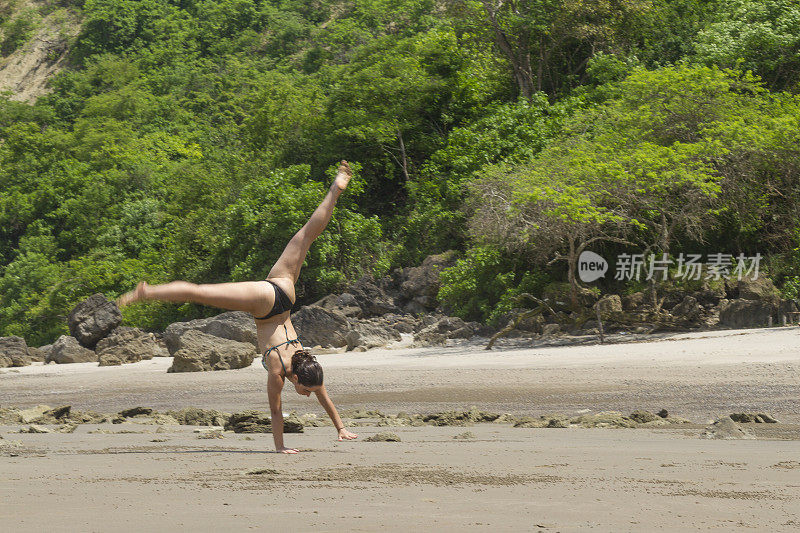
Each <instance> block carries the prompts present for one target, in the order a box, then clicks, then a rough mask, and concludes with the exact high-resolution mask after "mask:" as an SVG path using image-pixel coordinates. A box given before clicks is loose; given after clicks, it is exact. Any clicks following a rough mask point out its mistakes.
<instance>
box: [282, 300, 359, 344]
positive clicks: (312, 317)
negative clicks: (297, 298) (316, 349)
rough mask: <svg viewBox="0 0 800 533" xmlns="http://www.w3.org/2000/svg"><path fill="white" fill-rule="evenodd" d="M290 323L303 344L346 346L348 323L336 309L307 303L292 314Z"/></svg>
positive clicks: (348, 330)
mask: <svg viewBox="0 0 800 533" xmlns="http://www.w3.org/2000/svg"><path fill="white" fill-rule="evenodd" d="M292 323H293V324H294V327H295V330H296V331H297V332H298V335H300V340H301V342H302V343H303V345H304V346H309V347H310V346H322V347H323V348H329V347H333V348H340V347H342V346H347V334H348V333H349V332H350V324H349V322H348V321H347V317H345V316H344V315H343V314H341V313H339V312H338V311H334V310H332V309H324V308H322V307H318V306H315V305H307V306H305V307H302V308H301V309H300V310H299V311H298V312H296V313H295V314H294V315H292Z"/></svg>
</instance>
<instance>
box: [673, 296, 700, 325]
mask: <svg viewBox="0 0 800 533" xmlns="http://www.w3.org/2000/svg"><path fill="white" fill-rule="evenodd" d="M700 313H701V309H700V304H699V303H698V302H697V299H696V298H695V297H693V296H685V297H684V298H683V300H681V302H680V303H679V304H678V305H676V306H675V307H673V308H672V311H671V314H672V316H674V317H676V318H680V319H683V320H685V321H687V322H695V321H697V320H699V319H700Z"/></svg>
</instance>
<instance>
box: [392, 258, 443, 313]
mask: <svg viewBox="0 0 800 533" xmlns="http://www.w3.org/2000/svg"><path fill="white" fill-rule="evenodd" d="M455 261H456V253H455V252H454V251H452V250H451V251H448V252H444V253H442V254H438V255H429V256H428V257H426V258H425V260H424V261H422V264H421V265H420V266H418V267H408V268H404V269H403V271H402V282H401V283H400V292H401V294H402V297H403V298H404V299H405V305H404V309H405V310H406V311H407V312H409V313H419V312H424V311H426V310H432V309H436V307H437V305H438V300H437V295H438V293H439V286H440V282H439V275H440V274H441V272H442V270H444V269H445V268H448V267H451V266H453V265H454V264H455Z"/></svg>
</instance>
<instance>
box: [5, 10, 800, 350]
mask: <svg viewBox="0 0 800 533" xmlns="http://www.w3.org/2000/svg"><path fill="white" fill-rule="evenodd" d="M53 4H54V5H56V6H58V8H60V9H70V10H73V11H75V12H76V13H78V14H79V16H80V18H81V20H82V29H81V32H80V34H79V36H78V37H77V38H76V39H74V42H72V43H71V48H70V49H71V52H70V68H69V69H67V70H66V71H64V72H62V73H61V74H59V75H58V76H57V77H56V78H54V79H53V80H52V88H53V91H52V93H51V94H49V95H47V96H45V97H42V98H40V99H39V100H38V101H37V102H36V104H35V105H27V104H21V103H17V102H13V101H10V100H8V99H0V233H2V235H0V335H11V334H19V335H23V336H25V337H26V338H27V339H28V340H29V342H30V343H32V344H37V343H44V342H48V341H51V340H52V339H54V338H55V336H57V335H58V334H60V333H63V332H64V330H65V320H64V317H65V315H66V313H67V312H68V311H69V309H70V308H71V306H72V305H74V303H76V302H77V301H78V300H80V299H82V298H84V297H86V296H87V295H89V294H92V293H94V292H98V291H100V292H104V293H106V294H107V295H108V296H110V297H111V296H116V295H118V294H119V293H121V292H123V291H125V290H128V289H130V288H131V287H133V286H134V284H135V282H136V281H137V280H139V279H146V280H148V281H149V282H152V283H157V282H163V281H167V280H171V279H186V280H189V281H195V282H221V281H230V280H246V279H258V278H263V277H264V276H265V274H266V273H267V271H268V270H269V268H270V266H271V264H272V262H273V261H274V260H275V259H276V258H277V256H278V254H279V253H280V251H281V250H282V248H283V246H284V245H285V243H286V242H287V240H288V239H289V238H290V237H291V235H292V234H293V233H294V232H295V231H296V230H297V229H299V227H300V226H301V225H302V223H303V222H304V221H305V219H306V218H307V217H308V215H309V214H310V212H311V211H312V210H313V209H314V207H315V206H316V204H317V202H318V201H319V200H320V199H321V197H322V195H323V194H324V192H325V190H326V188H327V186H328V184H329V182H330V179H331V178H332V173H333V169H334V168H335V164H336V162H337V161H338V160H340V159H347V160H349V161H351V162H353V163H354V164H355V167H356V168H357V176H356V178H355V179H354V182H353V184H352V186H351V189H350V190H349V191H348V193H347V194H345V195H344V196H343V197H342V199H341V201H340V204H339V208H338V209H337V211H336V214H335V216H334V220H333V221H332V222H331V224H330V226H329V229H328V231H326V232H325V233H324V234H323V236H322V237H321V238H320V239H319V241H318V242H317V244H316V245H315V246H314V247H313V248H312V251H311V252H310V254H309V257H308V260H307V264H306V267H305V270H304V274H303V276H302V278H301V282H300V286H299V287H298V294H299V297H300V299H301V301H306V302H307V301H310V300H313V299H314V298H316V297H318V296H321V295H322V294H323V293H325V292H326V291H330V290H334V289H336V288H338V287H341V286H342V285H344V284H345V283H347V282H348V281H351V280H354V279H356V278H358V277H360V276H362V275H364V274H372V275H382V274H385V273H387V272H388V271H389V270H390V269H391V268H393V267H396V266H406V265H412V264H418V262H419V261H421V259H422V258H424V257H425V256H426V255H428V254H431V253H437V252H440V251H443V250H446V249H456V250H458V251H459V254H460V257H461V259H460V260H459V262H458V263H457V264H456V266H455V267H453V269H452V270H450V271H447V272H445V274H444V275H443V282H444V284H443V288H442V291H441V293H440V299H441V300H442V302H443V303H444V304H445V306H446V307H447V308H448V309H449V310H450V311H452V312H454V313H456V314H459V315H460V316H463V317H466V318H471V319H480V320H492V319H497V318H498V317H499V316H500V315H501V314H502V313H503V312H505V311H506V310H508V309H510V308H512V307H514V306H516V305H519V303H518V301H517V300H516V296H517V295H519V294H522V293H525V292H528V293H531V294H536V293H541V291H542V290H543V289H544V287H545V286H546V285H547V283H549V282H559V281H566V280H567V278H568V269H567V268H566V264H565V262H558V261H557V262H554V263H553V262H552V259H554V257H556V254H560V255H562V256H564V257H569V252H570V250H573V251H574V250H575V249H576V248H579V247H580V246H581V245H585V244H586V243H587V242H591V243H592V249H594V250H600V251H606V252H609V253H618V252H621V251H632V250H636V251H642V250H645V249H647V250H650V251H654V252H658V253H670V254H675V253H679V252H681V251H686V252H697V253H700V252H717V251H719V252H726V253H731V254H738V253H746V254H754V253H755V252H760V253H761V254H762V255H767V256H768V262H767V263H768V264H767V265H766V267H767V268H768V269H769V274H770V275H771V277H772V278H773V279H774V280H775V281H776V282H777V283H778V284H779V286H781V287H782V288H783V290H784V291H785V292H786V294H787V295H789V296H796V293H797V290H798V287H800V278H798V266H800V207H798V206H799V205H800V204H799V203H798V198H800V153H798V152H799V151H800V148H799V147H800V142H798V141H800V133H798V132H800V128H799V127H798V126H800V125H799V124H798V121H799V120H800V100H799V99H798V96H797V93H798V92H799V91H798V89H800V85H798V83H799V82H800V79H798V73H800V4H799V3H798V2H796V1H793V0H767V1H752V0H714V1H700V0H652V1H649V0H637V1H635V2H620V1H616V0H612V1H609V0H602V1H601V0H596V1H579V0H538V1H534V0H527V1H521V2H514V3H503V4H497V3H492V2H488V1H473V0H445V1H436V2H434V1H431V0H399V1H393V2H383V1H377V0H354V1H345V2H325V1H321V0H85V1H82V0H60V1H59V2H53ZM50 7H51V8H52V7H53V6H50ZM35 15H36V14H35V13H34V14H31V13H29V12H26V13H25V14H23V15H18V16H13V15H12V10H7V12H6V11H0V30H1V31H2V44H1V45H0V48H2V54H3V55H8V54H10V53H11V52H13V51H14V50H17V49H19V48H20V46H21V44H22V42H23V41H24V39H26V38H27V37H28V36H29V34H30V29H31V24H32V23H31V22H30V21H31V20H34V19H35ZM762 268H764V266H762ZM569 272H571V270H570V271H569ZM609 283H612V282H609ZM614 288H615V290H623V289H624V287H619V286H615V287H614ZM209 311H210V310H207V309H202V308H199V307H197V306H193V305H185V306H181V307H180V308H176V307H175V306H168V305H161V304H147V305H142V306H135V307H132V308H130V309H128V310H126V318H127V319H128V320H129V321H130V322H131V323H135V324H137V325H140V326H143V327H151V328H159V327H163V326H164V325H166V324H167V323H168V322H170V321H172V320H175V319H177V318H179V317H181V318H185V317H192V316H200V315H203V314H204V313H208V312H209Z"/></svg>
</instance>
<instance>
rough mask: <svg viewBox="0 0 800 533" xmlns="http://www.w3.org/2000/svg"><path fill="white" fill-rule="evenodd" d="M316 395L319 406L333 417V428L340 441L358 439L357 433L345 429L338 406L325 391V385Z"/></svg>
mask: <svg viewBox="0 0 800 533" xmlns="http://www.w3.org/2000/svg"><path fill="white" fill-rule="evenodd" d="M314 394H316V395H317V400H319V404H320V405H321V406H322V407H324V408H325V412H326V413H328V416H329V417H331V422H333V426H334V427H335V428H336V432H337V433H338V434H339V440H352V439H355V438H356V437H358V435H356V434H355V433H350V432H349V431H347V430H346V429H345V427H344V423H342V419H341V418H339V413H338V412H337V411H336V406H334V405H333V402H332V401H331V398H330V396H328V391H327V390H325V385H322V386H321V387H320V388H319V390H318V391H316V392H315V393H314Z"/></svg>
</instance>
